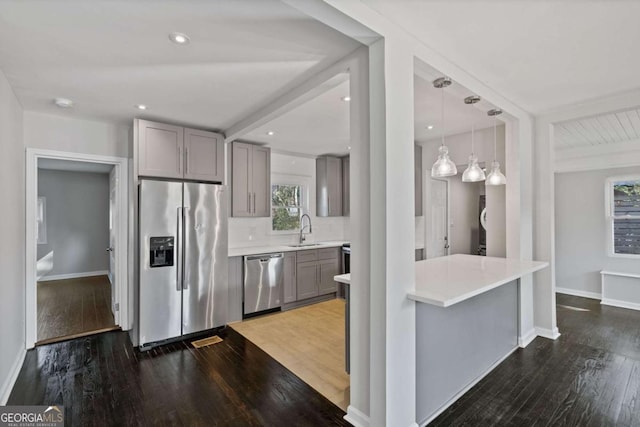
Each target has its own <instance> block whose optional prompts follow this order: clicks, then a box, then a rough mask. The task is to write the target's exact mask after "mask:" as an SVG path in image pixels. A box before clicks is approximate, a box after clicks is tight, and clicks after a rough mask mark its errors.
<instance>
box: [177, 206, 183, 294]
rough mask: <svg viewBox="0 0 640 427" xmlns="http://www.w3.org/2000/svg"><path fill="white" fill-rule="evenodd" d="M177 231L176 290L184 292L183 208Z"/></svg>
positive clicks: (178, 216) (179, 216)
mask: <svg viewBox="0 0 640 427" xmlns="http://www.w3.org/2000/svg"><path fill="white" fill-rule="evenodd" d="M177 219H178V220H177V224H178V229H177V231H176V290H177V291H181V290H182V208H178V214H177Z"/></svg>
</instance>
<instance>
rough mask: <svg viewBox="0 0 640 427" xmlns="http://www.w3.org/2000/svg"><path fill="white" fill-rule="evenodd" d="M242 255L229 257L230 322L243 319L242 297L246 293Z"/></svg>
mask: <svg viewBox="0 0 640 427" xmlns="http://www.w3.org/2000/svg"><path fill="white" fill-rule="evenodd" d="M242 265H243V262H242V257H241V256H235V257H230V258H229V267H228V268H229V319H228V322H237V321H240V320H242V298H243V294H244V276H243V275H242Z"/></svg>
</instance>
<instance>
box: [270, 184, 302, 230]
mask: <svg viewBox="0 0 640 427" xmlns="http://www.w3.org/2000/svg"><path fill="white" fill-rule="evenodd" d="M274 185H291V186H298V187H300V193H301V198H302V203H301V205H300V216H302V215H304V214H308V215H310V214H309V209H310V205H311V202H310V196H311V193H310V184H309V179H307V177H303V176H299V175H285V174H274V175H272V176H271V185H270V187H269V200H270V205H269V230H270V234H272V235H294V234H298V233H300V229H299V228H298V229H291V230H274V229H273V208H274V205H273V186H274ZM305 234H310V233H308V232H305Z"/></svg>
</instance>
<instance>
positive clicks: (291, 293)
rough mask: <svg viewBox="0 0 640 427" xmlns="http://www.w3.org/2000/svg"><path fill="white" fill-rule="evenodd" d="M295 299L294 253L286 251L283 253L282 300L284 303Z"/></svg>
mask: <svg viewBox="0 0 640 427" xmlns="http://www.w3.org/2000/svg"><path fill="white" fill-rule="evenodd" d="M296 300H297V292H296V253H295V252H286V253H285V254H284V302H285V304H286V303H288V302H294V301H296Z"/></svg>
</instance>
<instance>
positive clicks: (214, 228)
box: [139, 180, 228, 348]
mask: <svg viewBox="0 0 640 427" xmlns="http://www.w3.org/2000/svg"><path fill="white" fill-rule="evenodd" d="M139 197H140V203H139V232H140V258H139V260H140V288H139V289H140V292H139V310H140V311H139V331H140V334H139V339H140V341H139V343H140V347H141V348H147V347H152V346H153V345H155V344H161V343H162V342H165V341H167V340H171V339H175V338H179V337H181V336H184V335H188V334H193V333H196V332H200V331H203V330H206V329H212V328H215V327H218V326H223V325H224V324H225V323H226V319H227V312H228V311H227V301H228V269H227V257H228V252H227V251H228V234H227V205H226V194H225V187H223V186H222V185H214V184H201V183H195V182H175V181H156V180H142V181H141V183H140V193H139Z"/></svg>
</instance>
